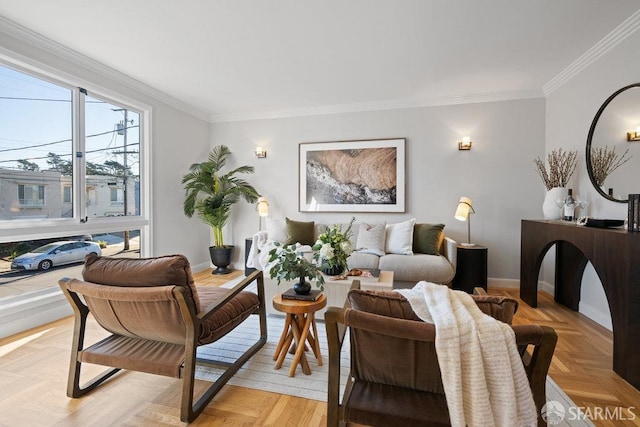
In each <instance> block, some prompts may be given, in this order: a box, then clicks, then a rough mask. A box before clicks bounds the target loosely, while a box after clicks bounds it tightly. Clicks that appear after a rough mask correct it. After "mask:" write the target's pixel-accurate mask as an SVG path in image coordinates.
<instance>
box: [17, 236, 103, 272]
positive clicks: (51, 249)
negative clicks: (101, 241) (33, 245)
mask: <svg viewBox="0 0 640 427" xmlns="http://www.w3.org/2000/svg"><path fill="white" fill-rule="evenodd" d="M90 253H94V254H97V255H102V250H101V249H100V245H98V244H97V243H95V242H77V241H61V242H54V243H49V244H48V245H44V246H40V247H39V248H37V249H34V250H33V251H31V252H28V253H26V254H23V255H20V256H19V257H16V258H14V260H13V261H12V262H11V269H12V270H48V269H50V268H51V267H53V266H58V265H63V264H71V263H74V262H81V261H84V257H85V256H87V255H88V254H90Z"/></svg>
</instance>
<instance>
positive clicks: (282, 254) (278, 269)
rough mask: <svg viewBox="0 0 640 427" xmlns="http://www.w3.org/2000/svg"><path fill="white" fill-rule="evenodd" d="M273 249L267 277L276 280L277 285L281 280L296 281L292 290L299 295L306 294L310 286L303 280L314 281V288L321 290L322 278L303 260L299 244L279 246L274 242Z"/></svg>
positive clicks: (311, 264)
mask: <svg viewBox="0 0 640 427" xmlns="http://www.w3.org/2000/svg"><path fill="white" fill-rule="evenodd" d="M274 246H275V247H274V248H273V249H271V250H270V251H269V264H268V267H267V269H268V270H269V276H270V277H271V278H272V279H274V278H275V279H277V281H278V285H279V284H280V282H281V281H282V280H296V279H299V280H298V282H297V283H295V284H294V285H293V289H294V290H295V291H296V292H298V293H299V294H308V293H309V291H310V290H311V285H310V284H309V283H308V282H307V281H306V280H305V278H307V277H308V278H309V279H311V280H313V279H315V280H316V286H318V287H319V288H320V289H323V285H324V277H323V276H322V272H321V271H320V268H318V266H316V265H315V264H313V263H312V262H311V261H309V260H308V259H307V258H305V256H304V253H303V252H302V251H301V250H300V246H301V245H300V243H296V244H295V245H284V246H283V245H281V244H280V243H277V242H275V243H274Z"/></svg>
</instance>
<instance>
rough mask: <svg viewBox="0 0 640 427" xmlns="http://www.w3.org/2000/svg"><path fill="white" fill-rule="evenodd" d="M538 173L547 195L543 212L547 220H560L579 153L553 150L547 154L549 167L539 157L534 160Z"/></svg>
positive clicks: (543, 204) (559, 149)
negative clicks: (568, 184) (567, 187)
mask: <svg viewBox="0 0 640 427" xmlns="http://www.w3.org/2000/svg"><path fill="white" fill-rule="evenodd" d="M534 163H535V165H536V172H538V175H540V178H542V182H543V183H544V186H545V188H546V189H547V194H546V195H545V198H544V202H543V203H542V212H543V213H544V217H545V218H546V219H560V217H561V211H560V209H561V208H562V207H563V206H564V199H565V198H566V196H567V189H566V186H567V183H568V182H569V179H570V178H571V176H572V175H573V173H574V172H575V170H576V166H577V164H578V151H565V150H563V149H562V148H557V149H554V150H552V151H551V152H550V153H549V154H547V163H548V164H549V169H547V165H546V164H545V163H544V161H542V160H541V159H540V157H537V158H536V159H535V160H534Z"/></svg>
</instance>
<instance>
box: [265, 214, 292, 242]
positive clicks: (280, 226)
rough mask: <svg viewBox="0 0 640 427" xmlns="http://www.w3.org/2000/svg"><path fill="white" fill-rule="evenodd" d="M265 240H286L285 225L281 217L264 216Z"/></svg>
mask: <svg viewBox="0 0 640 427" xmlns="http://www.w3.org/2000/svg"><path fill="white" fill-rule="evenodd" d="M265 224H266V228H267V240H268V241H270V242H278V243H284V242H285V241H286V240H287V226H286V224H285V223H284V221H282V220H281V219H275V218H269V217H267V218H265Z"/></svg>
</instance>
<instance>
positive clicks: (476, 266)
mask: <svg viewBox="0 0 640 427" xmlns="http://www.w3.org/2000/svg"><path fill="white" fill-rule="evenodd" d="M457 251H458V264H457V267H456V275H455V277H454V278H453V282H452V285H453V286H452V287H453V289H457V290H461V291H465V292H467V293H469V294H472V293H473V288H475V287H477V286H479V287H482V288H483V289H484V290H485V291H486V290H487V252H488V249H487V248H486V247H485V246H480V245H473V246H466V245H458V246H457Z"/></svg>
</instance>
